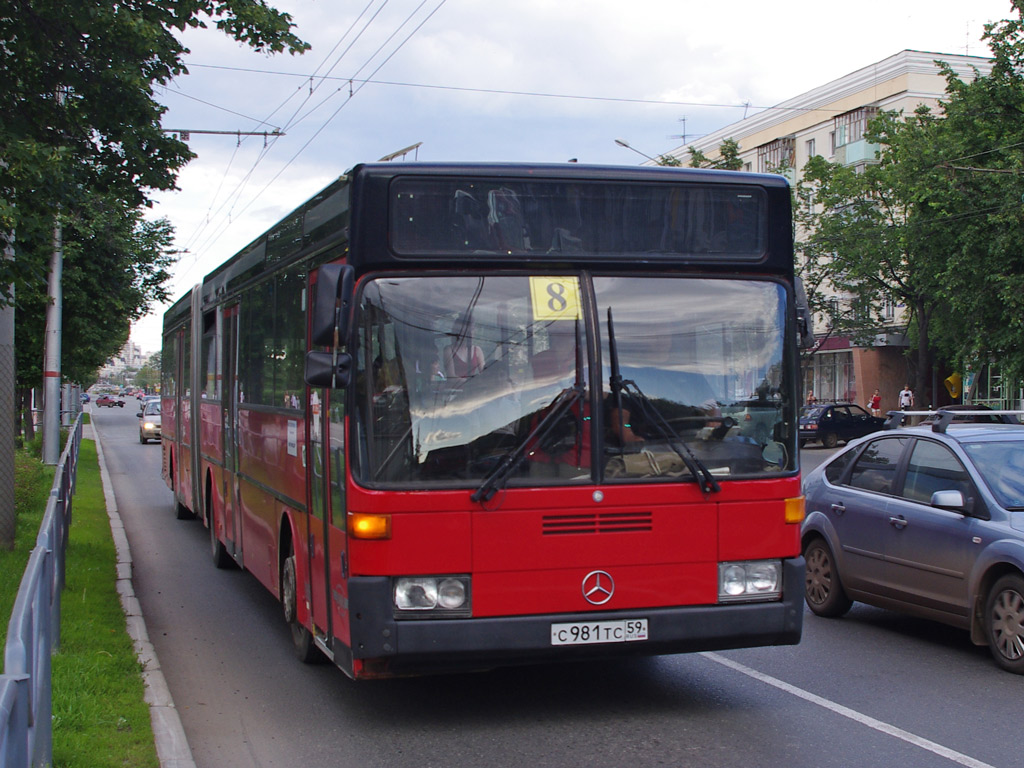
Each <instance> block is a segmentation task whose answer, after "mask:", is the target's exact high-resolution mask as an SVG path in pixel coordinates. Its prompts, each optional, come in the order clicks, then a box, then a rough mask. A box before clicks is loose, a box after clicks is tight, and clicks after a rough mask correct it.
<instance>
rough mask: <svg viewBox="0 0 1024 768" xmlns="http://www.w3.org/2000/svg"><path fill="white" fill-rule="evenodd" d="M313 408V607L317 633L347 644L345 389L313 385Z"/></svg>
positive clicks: (310, 486)
mask: <svg viewBox="0 0 1024 768" xmlns="http://www.w3.org/2000/svg"><path fill="white" fill-rule="evenodd" d="M308 406H309V407H308V408H307V409H306V410H307V413H309V429H308V434H309V456H310V461H309V469H308V472H309V495H310V499H309V510H310V512H309V543H310V547H309V557H308V558H307V559H308V562H309V574H308V576H309V582H308V583H309V584H310V597H311V601H310V602H311V606H310V608H311V611H312V613H313V624H314V626H315V627H316V629H317V636H318V637H320V638H321V639H322V640H325V642H327V643H328V647H330V638H333V637H338V638H340V639H341V640H342V641H343V642H344V643H345V644H346V645H347V644H348V637H349V632H348V612H347V604H348V599H347V598H348V588H347V586H346V583H345V578H346V577H347V576H348V572H347V571H348V568H347V549H348V542H347V538H346V530H345V516H346V510H345V393H344V391H342V390H328V389H310V390H309V400H308Z"/></svg>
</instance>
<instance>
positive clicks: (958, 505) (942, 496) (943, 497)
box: [931, 491, 967, 512]
mask: <svg viewBox="0 0 1024 768" xmlns="http://www.w3.org/2000/svg"><path fill="white" fill-rule="evenodd" d="M931 503H932V506H933V507H938V508H939V509H948V510H951V511H953V512H966V511H967V505H966V504H965V503H964V495H963V494H962V493H960V491H936V492H935V493H933V494H932V502H931Z"/></svg>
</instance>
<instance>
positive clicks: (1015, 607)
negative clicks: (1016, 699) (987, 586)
mask: <svg viewBox="0 0 1024 768" xmlns="http://www.w3.org/2000/svg"><path fill="white" fill-rule="evenodd" d="M985 629H986V632H987V634H988V642H989V648H990V649H991V650H992V657H993V658H994V659H995V661H996V663H997V664H998V665H999V666H1000V667H1002V668H1003V669H1005V670H1007V671H1009V672H1014V673H1016V674H1018V675H1020V674H1024V579H1022V578H1021V577H1020V576H1017V575H1013V574H1011V575H1008V576H1003V577H1002V578H1001V579H999V581H997V582H996V583H995V586H993V587H992V591H991V592H990V593H989V598H988V605H987V606H986V611H985Z"/></svg>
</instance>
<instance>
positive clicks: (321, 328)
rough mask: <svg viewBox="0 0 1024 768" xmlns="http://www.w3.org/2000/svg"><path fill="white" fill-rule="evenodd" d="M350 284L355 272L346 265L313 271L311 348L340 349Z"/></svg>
mask: <svg viewBox="0 0 1024 768" xmlns="http://www.w3.org/2000/svg"><path fill="white" fill-rule="evenodd" d="M354 283H355V270H353V269H352V267H351V266H349V265H348V264H325V265H323V266H322V267H320V269H319V270H318V271H317V275H316V285H315V286H314V291H313V306H312V309H311V311H310V314H311V317H310V330H311V336H312V339H313V345H314V346H317V347H340V346H342V345H343V344H344V343H345V337H346V336H347V335H348V317H349V313H350V309H351V306H352V288H353V284H354ZM307 369H308V365H307Z"/></svg>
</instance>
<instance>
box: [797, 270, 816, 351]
mask: <svg viewBox="0 0 1024 768" xmlns="http://www.w3.org/2000/svg"><path fill="white" fill-rule="evenodd" d="M793 295H794V297H795V298H796V333H797V340H798V342H799V344H800V348H801V349H810V348H811V347H813V346H814V315H813V314H812V313H811V306H810V304H809V303H808V301H807V292H806V291H805V290H804V281H803V280H801V279H800V278H799V277H794V278H793Z"/></svg>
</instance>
